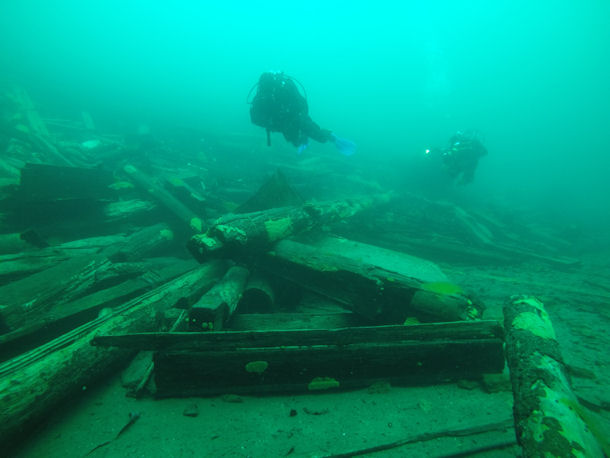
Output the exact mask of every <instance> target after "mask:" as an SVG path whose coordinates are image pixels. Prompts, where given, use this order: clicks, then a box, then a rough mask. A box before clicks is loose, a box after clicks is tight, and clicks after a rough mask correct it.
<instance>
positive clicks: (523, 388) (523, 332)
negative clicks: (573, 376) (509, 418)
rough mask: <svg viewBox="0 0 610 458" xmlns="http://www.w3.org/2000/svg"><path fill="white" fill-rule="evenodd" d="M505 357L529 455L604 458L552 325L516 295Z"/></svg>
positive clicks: (509, 307) (529, 300)
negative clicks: (580, 402)
mask: <svg viewBox="0 0 610 458" xmlns="http://www.w3.org/2000/svg"><path fill="white" fill-rule="evenodd" d="M504 317H505V321H504V327H505V329H506V359H507V361H508V367H509V369H510V377H511V382H512V385H513V397H514V408H513V412H514V417H515V429H516V433H517V441H518V442H519V444H520V445H521V447H522V448H523V451H524V453H525V456H553V457H572V456H587V457H603V456H605V455H604V450H603V449H602V446H600V444H599V443H598V440H604V441H605V447H606V450H605V451H606V452H608V451H609V450H608V441H607V438H603V437H596V434H595V431H596V430H597V431H599V428H596V425H594V424H590V421H589V419H590V418H592V414H591V413H588V412H587V411H586V409H585V408H584V407H582V406H581V405H580V404H579V402H578V399H577V397H576V396H575V395H574V393H573V392H572V388H571V382H570V376H569V373H568V370H567V368H566V365H565V362H564V360H563V357H562V355H561V351H560V348H559V343H558V342H557V337H556V335H555V330H554V329H553V324H552V323H551V320H550V318H549V316H548V314H547V312H546V310H545V309H544V305H543V304H542V302H540V301H539V300H537V299H536V298H534V297H528V296H513V297H512V298H511V299H510V300H509V301H507V303H506V305H505V307H504Z"/></svg>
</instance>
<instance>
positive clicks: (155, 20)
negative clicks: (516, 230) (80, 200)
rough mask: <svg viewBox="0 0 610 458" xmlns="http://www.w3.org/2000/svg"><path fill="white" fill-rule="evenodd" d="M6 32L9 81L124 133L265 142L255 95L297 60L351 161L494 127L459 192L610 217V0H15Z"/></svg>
mask: <svg viewBox="0 0 610 458" xmlns="http://www.w3.org/2000/svg"><path fill="white" fill-rule="evenodd" d="M0 47H1V48H0V51H1V52H0V60H1V61H0V65H1V66H0V68H2V75H1V78H2V79H5V80H8V81H13V82H18V83H20V84H22V85H23V86H25V87H26V88H27V89H28V90H29V91H30V93H31V95H32V98H33V99H34V100H35V101H36V102H37V103H38V104H39V105H40V106H41V107H44V108H46V110H47V111H48V112H52V113H62V112H65V113H67V114H68V113H74V112H76V113H78V112H79V111H80V110H88V111H89V112H91V114H92V116H93V117H94V119H95V120H96V122H97V123H98V124H104V123H105V122H106V123H107V124H108V126H110V127H109V129H110V130H111V128H119V127H120V128H121V129H125V130H127V129H129V128H133V126H135V125H137V124H138V123H142V122H144V123H147V124H150V125H152V126H153V128H154V127H158V126H160V125H161V126H165V127H167V126H191V127H194V128H200V129H204V130H206V131H213V132H214V133H216V134H219V135H224V134H231V135H235V134H239V135H246V136H250V135H251V136H253V137H255V138H261V139H262V138H264V133H263V132H262V129H259V128H256V127H255V126H253V125H251V124H250V120H249V116H248V106H247V105H246V97H247V94H248V91H249V90H250V88H251V87H252V85H253V84H254V83H255V82H256V81H257V78H258V76H259V75H260V73H261V72H262V71H264V70H268V69H277V70H283V71H285V72H286V73H288V74H289V75H292V76H294V77H295V78H297V79H298V80H299V81H300V82H301V83H303V85H304V86H305V87H306V89H307V95H308V100H309V105H310V113H311V115H312V117H313V119H314V120H316V121H317V122H318V123H319V124H321V125H322V126H323V127H327V128H329V129H332V130H334V131H336V132H337V133H339V134H341V135H343V136H345V137H347V138H350V139H353V140H354V141H356V142H357V143H358V145H359V152H358V155H357V157H354V158H353V159H352V160H353V161H355V162H357V163H360V164H365V165H366V164H373V165H375V166H376V167H379V168H381V169H382V170H387V174H388V176H389V177H390V182H391V183H392V184H393V185H394V184H399V185H400V184H404V183H402V181H404V182H413V181H414V177H416V176H417V170H414V169H416V168H417V164H418V161H419V158H420V156H421V154H422V151H423V150H424V149H425V148H426V147H429V146H431V145H437V146H438V145H440V146H443V145H444V144H445V143H446V141H447V139H448V137H449V136H450V135H451V134H452V133H453V132H454V131H456V130H457V129H477V130H478V131H479V132H480V133H481V134H482V136H483V138H484V141H485V144H486V146H487V148H488V149H489V151H490V154H489V156H487V157H485V158H484V159H483V160H482V161H481V163H480V167H479V169H478V171H477V176H476V180H475V183H474V184H473V185H471V186H469V187H467V188H465V189H460V190H458V191H456V192H459V193H462V194H464V195H465V196H466V197H468V198H475V199H483V200H485V199H487V200H493V201H498V202H502V203H506V204H508V205H514V206H526V207H530V208H531V209H533V210H534V211H541V212H545V213H548V214H549V215H550V216H551V217H557V218H559V219H564V220H568V221H572V220H573V221H576V222H578V223H579V224H583V225H585V226H586V227H594V228H599V224H601V223H604V224H608V223H609V219H610V217H609V216H608V214H610V212H609V211H608V210H609V209H610V204H609V203H608V195H609V194H610V193H609V192H608V191H609V186H608V184H607V174H608V170H610V159H608V157H609V154H608V153H609V152H610V133H609V132H608V124H609V123H608V120H610V84H609V83H608V82H609V81H610V58H608V56H609V55H610V3H609V2H607V1H603V0H600V1H593V0H585V1H581V2H575V1H547V0H543V1H536V2H530V1H499V2H488V1H472V2H469V1H462V2H457V1H425V2H424V1H418V2H405V3H404V4H403V5H401V4H400V3H399V2H383V1H382V2H374V3H368V2H367V3H359V2H356V3H354V2H274V1H272V2H239V1H238V2H225V3H224V4H222V2H180V1H179V2H175V3H172V4H170V2H155V1H149V2H144V1H138V2H133V1H132V2H129V1H128V2H118V1H94V2H83V1H78V2H77V1H31V0H24V1H16V0H6V1H3V2H2V4H1V6H0ZM280 140H281V139H280V137H279V136H278V139H277V141H276V143H280ZM281 141H283V140H281ZM330 148H332V147H331V146H329V145H312V146H311V147H310V149H309V150H308V152H307V154H310V155H316V154H320V151H322V152H325V151H327V150H329V149H330ZM251 160H252V161H254V162H256V161H257V157H256V156H254V157H252V159H251Z"/></svg>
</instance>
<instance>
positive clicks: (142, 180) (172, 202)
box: [123, 164, 205, 233]
mask: <svg viewBox="0 0 610 458" xmlns="http://www.w3.org/2000/svg"><path fill="white" fill-rule="evenodd" d="M123 170H124V171H125V172H126V173H127V175H128V176H129V178H130V179H131V180H133V181H134V183H135V184H136V185H137V186H138V187H139V188H141V189H142V190H144V191H146V193H148V195H149V196H150V197H151V199H153V200H154V201H155V202H157V203H158V204H159V205H161V206H162V207H164V208H166V209H167V210H168V211H170V212H171V213H173V214H174V215H175V216H176V217H177V218H178V219H180V220H181V221H182V222H183V223H185V224H186V225H187V227H189V228H190V229H191V230H192V231H193V232H196V233H199V232H203V231H204V230H205V223H204V221H203V219H202V218H201V217H199V216H197V215H196V214H195V213H194V212H193V211H191V210H190V209H189V208H188V207H186V206H185V205H184V204H183V203H182V202H180V201H179V200H178V199H176V198H175V197H174V196H173V195H172V194H171V193H169V192H168V191H167V190H165V189H164V188H163V187H162V186H161V185H159V184H158V183H157V182H156V181H155V180H154V179H153V178H151V177H149V176H148V175H146V174H145V173H144V172H142V171H141V170H139V169H138V168H136V167H135V166H134V165H131V164H128V165H126V166H125V167H123Z"/></svg>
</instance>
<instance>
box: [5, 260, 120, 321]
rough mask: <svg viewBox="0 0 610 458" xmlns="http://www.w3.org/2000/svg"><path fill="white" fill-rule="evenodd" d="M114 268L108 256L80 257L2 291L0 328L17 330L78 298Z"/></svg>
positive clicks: (7, 286) (12, 284)
mask: <svg viewBox="0 0 610 458" xmlns="http://www.w3.org/2000/svg"><path fill="white" fill-rule="evenodd" d="M108 265H110V261H109V260H108V258H107V257H106V256H103V255H94V256H87V255H85V256H79V257H77V258H72V259H68V260H66V261H64V262H62V263H60V264H58V265H56V266H54V267H51V268H49V269H46V270H43V271H41V272H38V273H35V274H32V275H30V276H28V277H25V278H23V279H21V280H18V281H15V282H12V283H9V284H8V285H5V286H3V287H1V288H0V301H1V305H2V306H1V308H0V323H1V324H0V328H2V329H4V330H7V329H8V330H11V331H13V330H15V329H17V328H19V327H20V326H23V325H24V324H26V323H27V322H28V320H29V319H30V317H31V316H35V315H37V314H40V313H42V311H44V310H46V309H47V308H48V307H51V306H52V305H53V304H54V303H56V302H58V301H60V300H68V301H69V300H72V299H76V298H77V297H78V296H79V295H82V294H83V293H84V292H86V291H87V289H89V288H90V287H91V286H92V285H93V283H94V282H95V273H96V272H97V271H98V270H99V269H102V268H104V267H105V266H108Z"/></svg>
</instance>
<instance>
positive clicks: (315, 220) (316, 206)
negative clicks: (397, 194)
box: [188, 194, 391, 262]
mask: <svg viewBox="0 0 610 458" xmlns="http://www.w3.org/2000/svg"><path fill="white" fill-rule="evenodd" d="M390 198H391V195H390V194H380V195H377V196H374V197H362V198H360V199H350V200H345V201H334V202H320V203H306V204H305V205H302V206H297V207H280V208H273V209H270V210H263V211H259V212H253V213H242V214H229V215H225V216H223V217H221V218H219V219H218V220H216V221H215V222H214V224H213V225H212V226H211V227H210V228H209V229H208V231H207V232H206V233H205V234H197V235H194V236H193V237H192V238H191V240H190V241H189V244H188V247H189V249H190V251H191V253H192V254H193V256H195V259H197V260H198V261H200V262H202V261H204V260H205V259H207V258H208V257H210V256H211V255H227V254H233V253H234V252H236V251H242V252H243V251H244V250H245V251H247V252H252V251H264V250H266V249H268V248H269V247H270V246H271V245H272V244H273V243H274V242H277V241H278V240H282V239H284V238H286V237H289V236H291V235H294V234H298V233H300V232H304V231H307V230H309V229H311V228H313V227H314V226H316V225H323V224H330V223H333V222H337V221H340V220H343V219H346V218H349V217H351V216H353V215H355V214H357V213H359V212H361V211H362V210H364V209H367V208H371V207H373V206H374V205H378V204H380V203H384V202H387V201H388V200H390Z"/></svg>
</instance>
